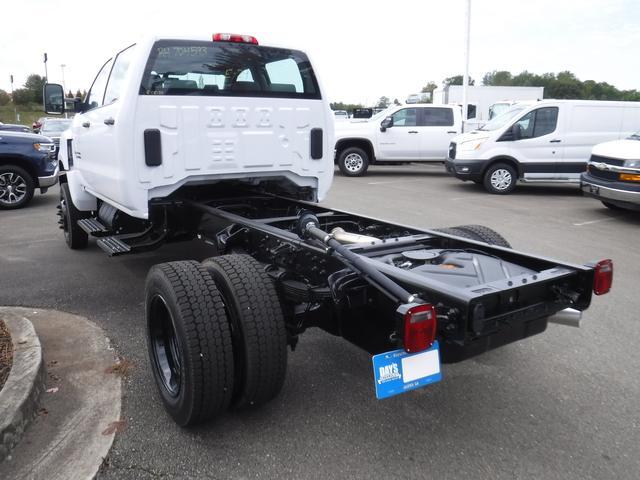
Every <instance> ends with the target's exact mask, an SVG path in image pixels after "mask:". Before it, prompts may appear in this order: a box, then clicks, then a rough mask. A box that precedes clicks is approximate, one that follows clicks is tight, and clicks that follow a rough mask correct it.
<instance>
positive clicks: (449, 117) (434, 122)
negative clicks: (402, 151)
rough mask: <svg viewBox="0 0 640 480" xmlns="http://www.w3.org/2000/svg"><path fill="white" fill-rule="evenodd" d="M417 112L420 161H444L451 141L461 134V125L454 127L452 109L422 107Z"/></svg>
mask: <svg viewBox="0 0 640 480" xmlns="http://www.w3.org/2000/svg"><path fill="white" fill-rule="evenodd" d="M419 110H420V115H419V117H418V118H419V123H420V129H419V130H420V148H421V150H422V153H421V160H443V161H444V160H445V159H446V158H447V152H448V150H449V143H451V139H452V138H453V137H454V136H456V135H457V134H458V133H462V129H461V125H456V121H455V119H454V111H453V108H451V107H423V108H420V109H419ZM458 123H460V122H458Z"/></svg>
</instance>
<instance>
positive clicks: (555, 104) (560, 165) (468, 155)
mask: <svg viewBox="0 0 640 480" xmlns="http://www.w3.org/2000/svg"><path fill="white" fill-rule="evenodd" d="M639 128H640V102H610V101H602V100H541V101H537V102H522V103H517V104H515V105H514V106H513V107H511V109H509V110H508V111H506V112H505V113H503V114H502V115H499V116H497V117H495V118H494V119H493V120H490V121H489V122H487V123H486V124H485V125H483V126H482V127H481V128H479V129H478V130H474V131H472V132H469V133H464V134H462V135H458V136H457V137H455V138H453V139H452V140H451V145H450V146H449V158H448V159H447V162H446V164H445V165H446V169H447V171H448V172H449V173H451V174H452V175H454V176H455V177H457V178H459V179H460V180H464V181H467V180H471V181H473V182H475V183H478V184H480V185H484V187H485V189H486V190H487V191H488V192H489V193H493V194H507V193H510V192H512V191H513V189H514V188H515V187H516V183H517V182H524V183H530V182H554V183H559V182H562V183H574V184H576V185H578V184H579V182H580V174H581V173H582V172H584V171H585V169H586V166H587V162H588V161H589V155H590V154H591V149H592V148H593V147H594V146H595V145H597V144H598V143H602V142H606V141H610V140H619V139H621V138H625V137H628V136H629V135H630V134H631V133H632V132H634V131H636V130H638V129H639Z"/></svg>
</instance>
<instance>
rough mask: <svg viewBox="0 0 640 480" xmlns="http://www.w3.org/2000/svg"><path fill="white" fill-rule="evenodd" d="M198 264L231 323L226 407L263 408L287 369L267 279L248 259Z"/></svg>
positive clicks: (278, 313) (280, 322)
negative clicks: (231, 383)
mask: <svg viewBox="0 0 640 480" xmlns="http://www.w3.org/2000/svg"><path fill="white" fill-rule="evenodd" d="M203 266H204V267H205V268H206V269H207V270H208V271H209V273H210V274H211V276H212V277H213V279H214V281H215V283H216V286H217V287H218V289H219V290H220V293H221V294H222V298H223V300H224V304H225V307H226V313H227V316H228V318H229V322H230V324H231V332H232V338H233V353H234V359H235V368H236V369H235V372H236V376H235V391H234V394H233V400H232V407H233V408H235V409H243V408H247V407H254V406H259V405H262V404H265V403H267V402H268V401H269V400H271V399H272V398H274V397H275V396H276V395H277V394H278V393H279V392H280V390H281V389H282V385H283V384H284V379H285V374H286V370H287V333H286V328H285V322H284V316H283V314H282V307H281V305H280V300H279V298H278V294H277V292H276V289H275V286H274V284H273V281H272V280H271V279H270V278H269V275H268V274H267V273H266V272H265V270H264V266H263V265H262V264H260V263H259V262H258V261H257V260H255V259H254V258H252V257H250V256H249V255H235V254H234V255H223V256H220V257H213V258H209V259H207V260H205V261H204V262H203Z"/></svg>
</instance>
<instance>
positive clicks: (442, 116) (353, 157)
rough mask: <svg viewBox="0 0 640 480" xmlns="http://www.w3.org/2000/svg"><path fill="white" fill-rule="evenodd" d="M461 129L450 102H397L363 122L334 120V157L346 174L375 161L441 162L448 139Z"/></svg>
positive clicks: (354, 174) (355, 174)
mask: <svg viewBox="0 0 640 480" xmlns="http://www.w3.org/2000/svg"><path fill="white" fill-rule="evenodd" d="M459 133H462V114H461V112H460V109H459V108H458V107H456V106H452V105H400V106H397V107H393V108H391V109H387V110H385V111H384V112H380V113H379V114H377V115H375V116H373V117H371V118H370V119H369V120H367V121H366V122H353V123H350V122H340V123H336V158H335V161H336V163H337V164H338V166H339V167H340V171H341V172H342V173H343V174H344V175H346V176H348V177H358V176H362V175H364V174H365V173H366V172H367V169H368V168H369V165H371V164H375V163H405V162H444V161H445V160H446V158H447V151H448V148H449V143H450V141H451V139H452V138H453V137H454V136H455V135H457V134H459Z"/></svg>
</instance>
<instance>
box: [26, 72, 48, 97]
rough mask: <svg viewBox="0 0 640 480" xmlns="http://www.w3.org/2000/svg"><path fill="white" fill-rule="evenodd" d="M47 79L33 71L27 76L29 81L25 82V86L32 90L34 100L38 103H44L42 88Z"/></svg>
mask: <svg viewBox="0 0 640 480" xmlns="http://www.w3.org/2000/svg"><path fill="white" fill-rule="evenodd" d="M44 84H45V79H44V77H41V76H40V75H38V74H35V73H32V74H31V75H29V76H28V77H27V81H26V82H24V88H25V89H27V90H29V91H31V95H32V96H33V101H34V102H36V103H42V88H43V87H44Z"/></svg>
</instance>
